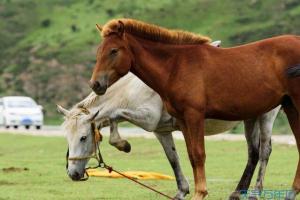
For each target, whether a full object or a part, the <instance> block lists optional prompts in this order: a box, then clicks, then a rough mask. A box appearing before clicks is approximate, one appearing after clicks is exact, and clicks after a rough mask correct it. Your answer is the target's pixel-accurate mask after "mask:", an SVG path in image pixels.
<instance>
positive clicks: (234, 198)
mask: <svg viewBox="0 0 300 200" xmlns="http://www.w3.org/2000/svg"><path fill="white" fill-rule="evenodd" d="M228 200H240V193H239V192H233V193H232V194H231V195H230V196H229V198H228Z"/></svg>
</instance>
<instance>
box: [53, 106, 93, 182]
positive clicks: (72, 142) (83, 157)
mask: <svg viewBox="0 0 300 200" xmlns="http://www.w3.org/2000/svg"><path fill="white" fill-rule="evenodd" d="M57 110H58V111H59V112H60V113H61V114H63V115H64V118H65V121H64V123H63V127H64V131H65V132H66V138H67V141H68V152H67V165H66V168H67V173H68V175H69V177H70V178H71V179H72V180H74V181H76V180H81V179H82V178H83V177H84V173H85V168H86V165H87V163H88V161H89V159H90V158H91V157H92V155H93V154H95V153H96V149H95V146H96V144H98V142H99V139H98V138H97V137H99V136H98V135H95V129H96V127H95V123H94V119H95V117H96V116H97V114H98V112H97V113H90V112H89V111H88V110H87V109H85V108H73V109H72V110H71V111H68V110H66V109H64V108H63V107H61V106H59V105H58V106H57Z"/></svg>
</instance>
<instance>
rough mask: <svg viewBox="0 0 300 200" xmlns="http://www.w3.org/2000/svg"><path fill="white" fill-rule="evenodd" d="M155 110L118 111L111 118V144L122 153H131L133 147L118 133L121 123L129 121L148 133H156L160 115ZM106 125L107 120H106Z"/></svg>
mask: <svg viewBox="0 0 300 200" xmlns="http://www.w3.org/2000/svg"><path fill="white" fill-rule="evenodd" d="M154 111H155V109H152V110H150V109H147V108H143V109H137V110H129V109H117V110H115V111H114V112H113V113H112V114H110V116H109V121H110V139H109V143H110V144H111V145H113V146H115V147H116V148H117V149H119V150H120V151H125V152H130V150H131V146H130V144H129V142H128V141H126V140H123V139H122V138H121V137H120V134H119V131H118V122H119V121H129V122H131V123H133V124H135V125H137V126H139V127H141V128H143V129H146V130H147V131H154V130H155V128H156V127H157V123H158V121H159V116H160V115H159V113H158V112H155V113H153V112H154ZM104 123H105V120H104Z"/></svg>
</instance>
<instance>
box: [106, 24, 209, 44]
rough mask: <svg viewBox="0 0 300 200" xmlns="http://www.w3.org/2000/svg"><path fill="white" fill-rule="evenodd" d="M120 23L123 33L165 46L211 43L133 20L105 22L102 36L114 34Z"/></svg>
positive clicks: (202, 38)
mask: <svg viewBox="0 0 300 200" xmlns="http://www.w3.org/2000/svg"><path fill="white" fill-rule="evenodd" d="M120 23H123V24H124V30H125V33H130V34H132V35H135V36H138V37H140V38H144V39H147V40H152V41H156V42H162V43H166V44H177V45H180V44H182V45H188V44H205V43H209V42H210V41H211V39H210V38H209V37H206V36H202V35H198V34H195V33H191V32H187V31H182V30H169V29H166V28H163V27H160V26H157V25H153V24H148V23H145V22H141V21H138V20H134V19H114V20H111V21H109V22H107V23H106V24H105V25H104V26H103V29H102V36H103V37H105V36H108V35H110V34H111V33H115V32H116V30H117V27H118V26H119V25H120Z"/></svg>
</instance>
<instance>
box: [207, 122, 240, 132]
mask: <svg viewBox="0 0 300 200" xmlns="http://www.w3.org/2000/svg"><path fill="white" fill-rule="evenodd" d="M240 122H241V121H224V120H217V119H206V120H205V135H215V134H219V133H223V132H226V131H228V130H230V129H232V128H233V127H235V126H236V125H237V124H239V123H240Z"/></svg>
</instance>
